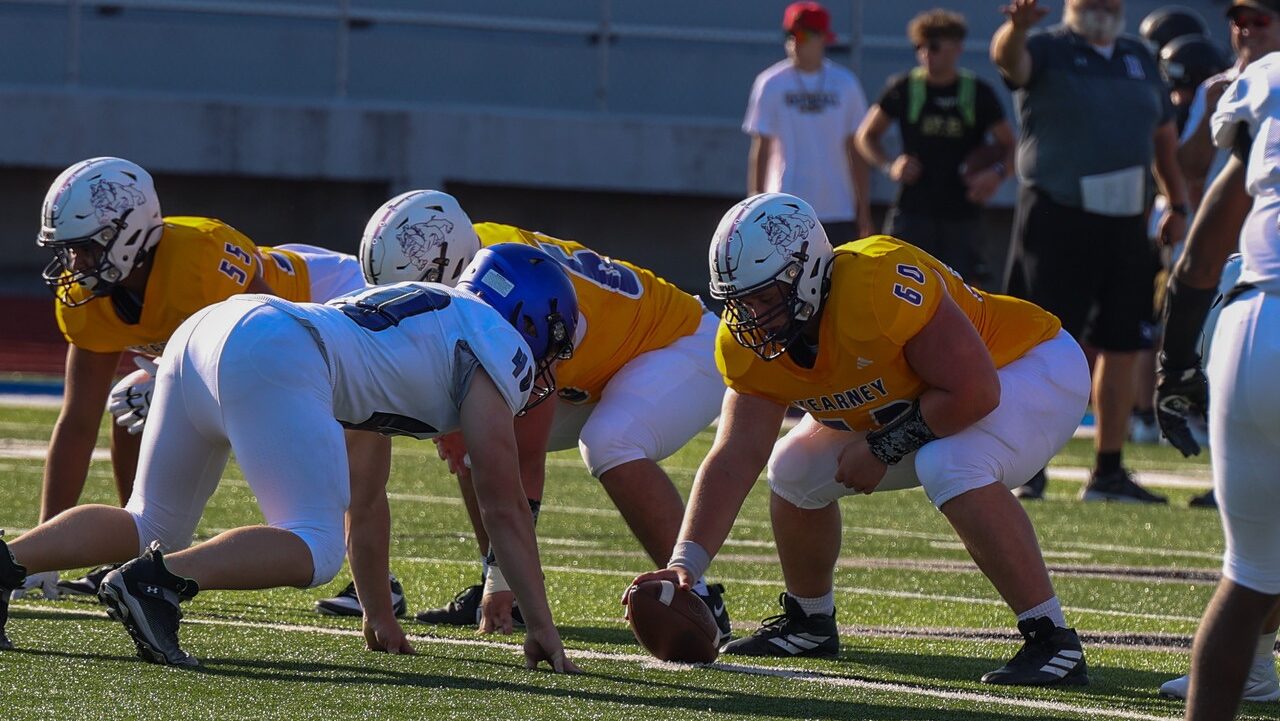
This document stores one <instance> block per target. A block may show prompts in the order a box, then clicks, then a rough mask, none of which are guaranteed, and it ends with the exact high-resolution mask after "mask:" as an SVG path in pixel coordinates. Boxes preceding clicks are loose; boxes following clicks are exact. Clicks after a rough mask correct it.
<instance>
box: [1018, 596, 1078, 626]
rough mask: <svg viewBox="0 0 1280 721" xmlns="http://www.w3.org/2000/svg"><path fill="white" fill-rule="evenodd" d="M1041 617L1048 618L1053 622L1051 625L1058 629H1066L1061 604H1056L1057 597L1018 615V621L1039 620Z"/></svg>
mask: <svg viewBox="0 0 1280 721" xmlns="http://www.w3.org/2000/svg"><path fill="white" fill-rule="evenodd" d="M1041 616H1048V617H1049V620H1050V621H1053V625H1055V626H1057V627H1058V628H1067V617H1066V616H1064V615H1063V614H1062V604H1061V603H1059V602H1058V597H1057V596H1054V597H1053V598H1050V599H1049V600H1048V601H1045V602H1044V603H1042V604H1040V605H1039V606H1036V607H1034V608H1028V609H1027V610H1025V611H1023V612H1022V613H1020V614H1018V620H1019V621H1026V620H1027V619H1030V618H1040V617H1041Z"/></svg>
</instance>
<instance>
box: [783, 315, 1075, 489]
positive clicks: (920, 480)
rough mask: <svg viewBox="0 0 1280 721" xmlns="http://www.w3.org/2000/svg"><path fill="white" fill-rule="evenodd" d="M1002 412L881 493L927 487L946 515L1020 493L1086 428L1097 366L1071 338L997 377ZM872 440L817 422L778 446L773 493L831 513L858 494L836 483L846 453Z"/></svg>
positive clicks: (902, 470)
mask: <svg viewBox="0 0 1280 721" xmlns="http://www.w3.org/2000/svg"><path fill="white" fill-rule="evenodd" d="M997 375H998V376H999V378H1000V405H999V406H997V407H996V409H995V410H994V411H992V412H991V413H990V414H988V415H987V417H986V418H983V419H982V420H980V421H978V422H977V423H975V424H973V425H972V426H969V427H968V428H966V429H964V430H962V431H960V432H959V433H956V434H955V435H951V436H947V437H946V438H939V439H938V440H936V441H933V442H931V443H928V444H925V445H924V446H923V447H921V448H920V449H919V450H917V451H916V452H915V453H912V454H910V455H908V456H907V457H905V458H903V459H902V460H901V461H900V462H898V463H897V464H895V465H892V466H889V469H888V471H887V472H886V473H885V476H884V479H883V480H882V481H881V482H880V485H879V486H878V487H877V488H876V490H877V491H895V490H899V489H902V488H914V487H916V486H923V487H924V490H925V493H926V494H928V496H929V499H930V500H932V501H933V504H934V505H935V506H937V507H939V508H941V507H942V505H943V504H944V503H946V502H947V501H949V500H951V499H952V498H955V497H956V496H958V495H960V494H962V493H965V492H967V491H972V490H974V489H977V488H981V487H983V486H986V485H989V484H992V483H1003V484H1004V485H1006V486H1008V487H1009V488H1017V487H1018V486H1021V485H1022V484H1024V483H1026V482H1027V481H1028V480H1030V478H1031V476H1033V475H1035V472H1036V471H1038V470H1040V469H1041V468H1044V466H1045V464H1046V463H1048V462H1049V459H1050V458H1052V457H1053V456H1054V454H1056V453H1057V452H1058V451H1059V450H1061V448H1062V447H1063V446H1064V445H1066V443H1067V441H1068V440H1069V439H1070V438H1071V434H1072V433H1074V432H1075V430H1076V427H1077V426H1079V425H1080V418H1081V417H1082V416H1083V415H1084V410H1085V406H1086V405H1087V404H1088V402H1089V364H1088V362H1087V361H1086V360H1085V357H1084V352H1083V351H1081V350H1080V346H1079V345H1078V344H1077V343H1076V342H1075V340H1073V339H1072V338H1071V336H1070V335H1069V334H1067V333H1066V332H1065V331H1063V332H1060V333H1058V335H1057V336H1056V337H1054V338H1051V339H1049V340H1047V341H1044V342H1043V343H1041V344H1040V345H1037V346H1036V347H1034V348H1032V349H1031V350H1029V351H1027V353H1026V355H1024V356H1022V357H1021V358H1019V359H1018V360H1015V361H1013V362H1012V363H1009V364H1008V365H1006V366H1005V367H1003V368H1001V369H999V370H998V371H997ZM864 436H865V434H863V433H849V432H847V431H839V430H836V429H834V428H828V427H827V426H824V425H822V424H821V423H818V422H817V421H815V420H813V419H812V418H811V417H810V416H805V417H804V419H803V420H802V421H801V422H800V423H799V424H797V425H796V427H795V428H793V429H791V431H790V432H789V433H787V434H786V435H785V436H783V437H782V438H781V439H779V440H778V442H777V443H776V444H774V446H773V454H772V456H770V458H769V471H768V476H769V488H770V489H772V490H773V492H774V493H775V494H777V495H778V496H779V497H781V498H782V499H783V500H785V501H787V502H788V503H790V504H792V505H794V506H797V507H799V508H823V507H825V506H827V505H829V504H830V503H831V502H832V501H835V500H836V499H838V498H840V497H842V496H848V495H852V494H855V493H857V491H855V490H853V489H851V488H847V487H845V486H842V485H840V484H839V483H837V482H836V481H835V472H836V467H837V465H838V464H837V461H838V459H839V456H840V451H841V450H842V449H843V448H844V447H845V446H846V445H848V444H849V443H852V442H854V441H858V440H861V439H862V438H863V437H864Z"/></svg>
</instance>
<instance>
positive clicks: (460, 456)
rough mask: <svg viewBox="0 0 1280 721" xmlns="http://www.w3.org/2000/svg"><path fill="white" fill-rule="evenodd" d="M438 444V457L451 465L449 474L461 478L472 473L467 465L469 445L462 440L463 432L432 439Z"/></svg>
mask: <svg viewBox="0 0 1280 721" xmlns="http://www.w3.org/2000/svg"><path fill="white" fill-rule="evenodd" d="M432 440H433V441H434V442H435V444H436V455H438V456H440V460H442V461H444V462H445V463H448V464H449V472H450V473H452V474H453V475H455V476H458V477H459V478H462V477H465V476H467V475H469V474H470V473H471V469H470V468H469V467H468V465H467V444H466V442H465V441H463V440H462V432H461V431H454V432H453V433H446V434H444V435H442V436H439V437H437V438H434V439H432Z"/></svg>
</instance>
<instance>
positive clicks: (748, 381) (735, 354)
mask: <svg viewBox="0 0 1280 721" xmlns="http://www.w3.org/2000/svg"><path fill="white" fill-rule="evenodd" d="M764 362H765V361H763V360H761V359H759V358H758V357H756V354H755V353H753V352H752V351H750V350H748V349H747V348H743V347H742V346H741V345H739V343H738V341H736V340H734V338H733V334H732V333H730V332H729V326H727V325H725V324H724V322H723V321H721V323H720V328H719V329H718V330H717V331H716V368H717V369H719V371H720V375H721V376H722V377H723V378H724V384H725V385H726V386H728V387H729V388H732V389H733V390H734V391H737V392H738V393H742V394H744V395H749V396H759V397H761V398H767V399H769V400H771V401H774V402H776V403H781V404H782V405H789V404H790V403H791V401H790V400H788V399H785V398H780V397H778V395H777V394H776V393H770V392H768V391H767V390H765V389H764V384H763V383H759V382H756V381H757V380H758V379H757V378H756V376H757V375H758V374H759V369H758V368H757V366H758V365H759V364H760V363H764Z"/></svg>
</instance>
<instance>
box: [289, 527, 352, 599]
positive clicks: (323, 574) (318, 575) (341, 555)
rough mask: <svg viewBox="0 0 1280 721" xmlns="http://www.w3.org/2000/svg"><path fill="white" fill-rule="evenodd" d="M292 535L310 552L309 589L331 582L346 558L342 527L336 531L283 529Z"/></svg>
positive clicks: (316, 528) (329, 529)
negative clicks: (300, 540) (305, 545)
mask: <svg viewBox="0 0 1280 721" xmlns="http://www.w3.org/2000/svg"><path fill="white" fill-rule="evenodd" d="M283 528H284V529H285V530H287V531H289V532H290V533H292V534H293V535H295V536H297V537H298V538H300V539H302V542H303V543H305V544H307V549H308V550H309V551H311V584H310V587H311V588H315V587H316V586H321V585H323V584H326V583H328V582H329V581H332V580H333V577H334V576H337V575H338V571H341V570H342V561H343V559H345V558H346V555H347V549H346V545H345V542H344V540H343V535H342V527H341V526H338V528H337V529H332V528H320V527H316V526H293V527H288V526H284V527H283Z"/></svg>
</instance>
